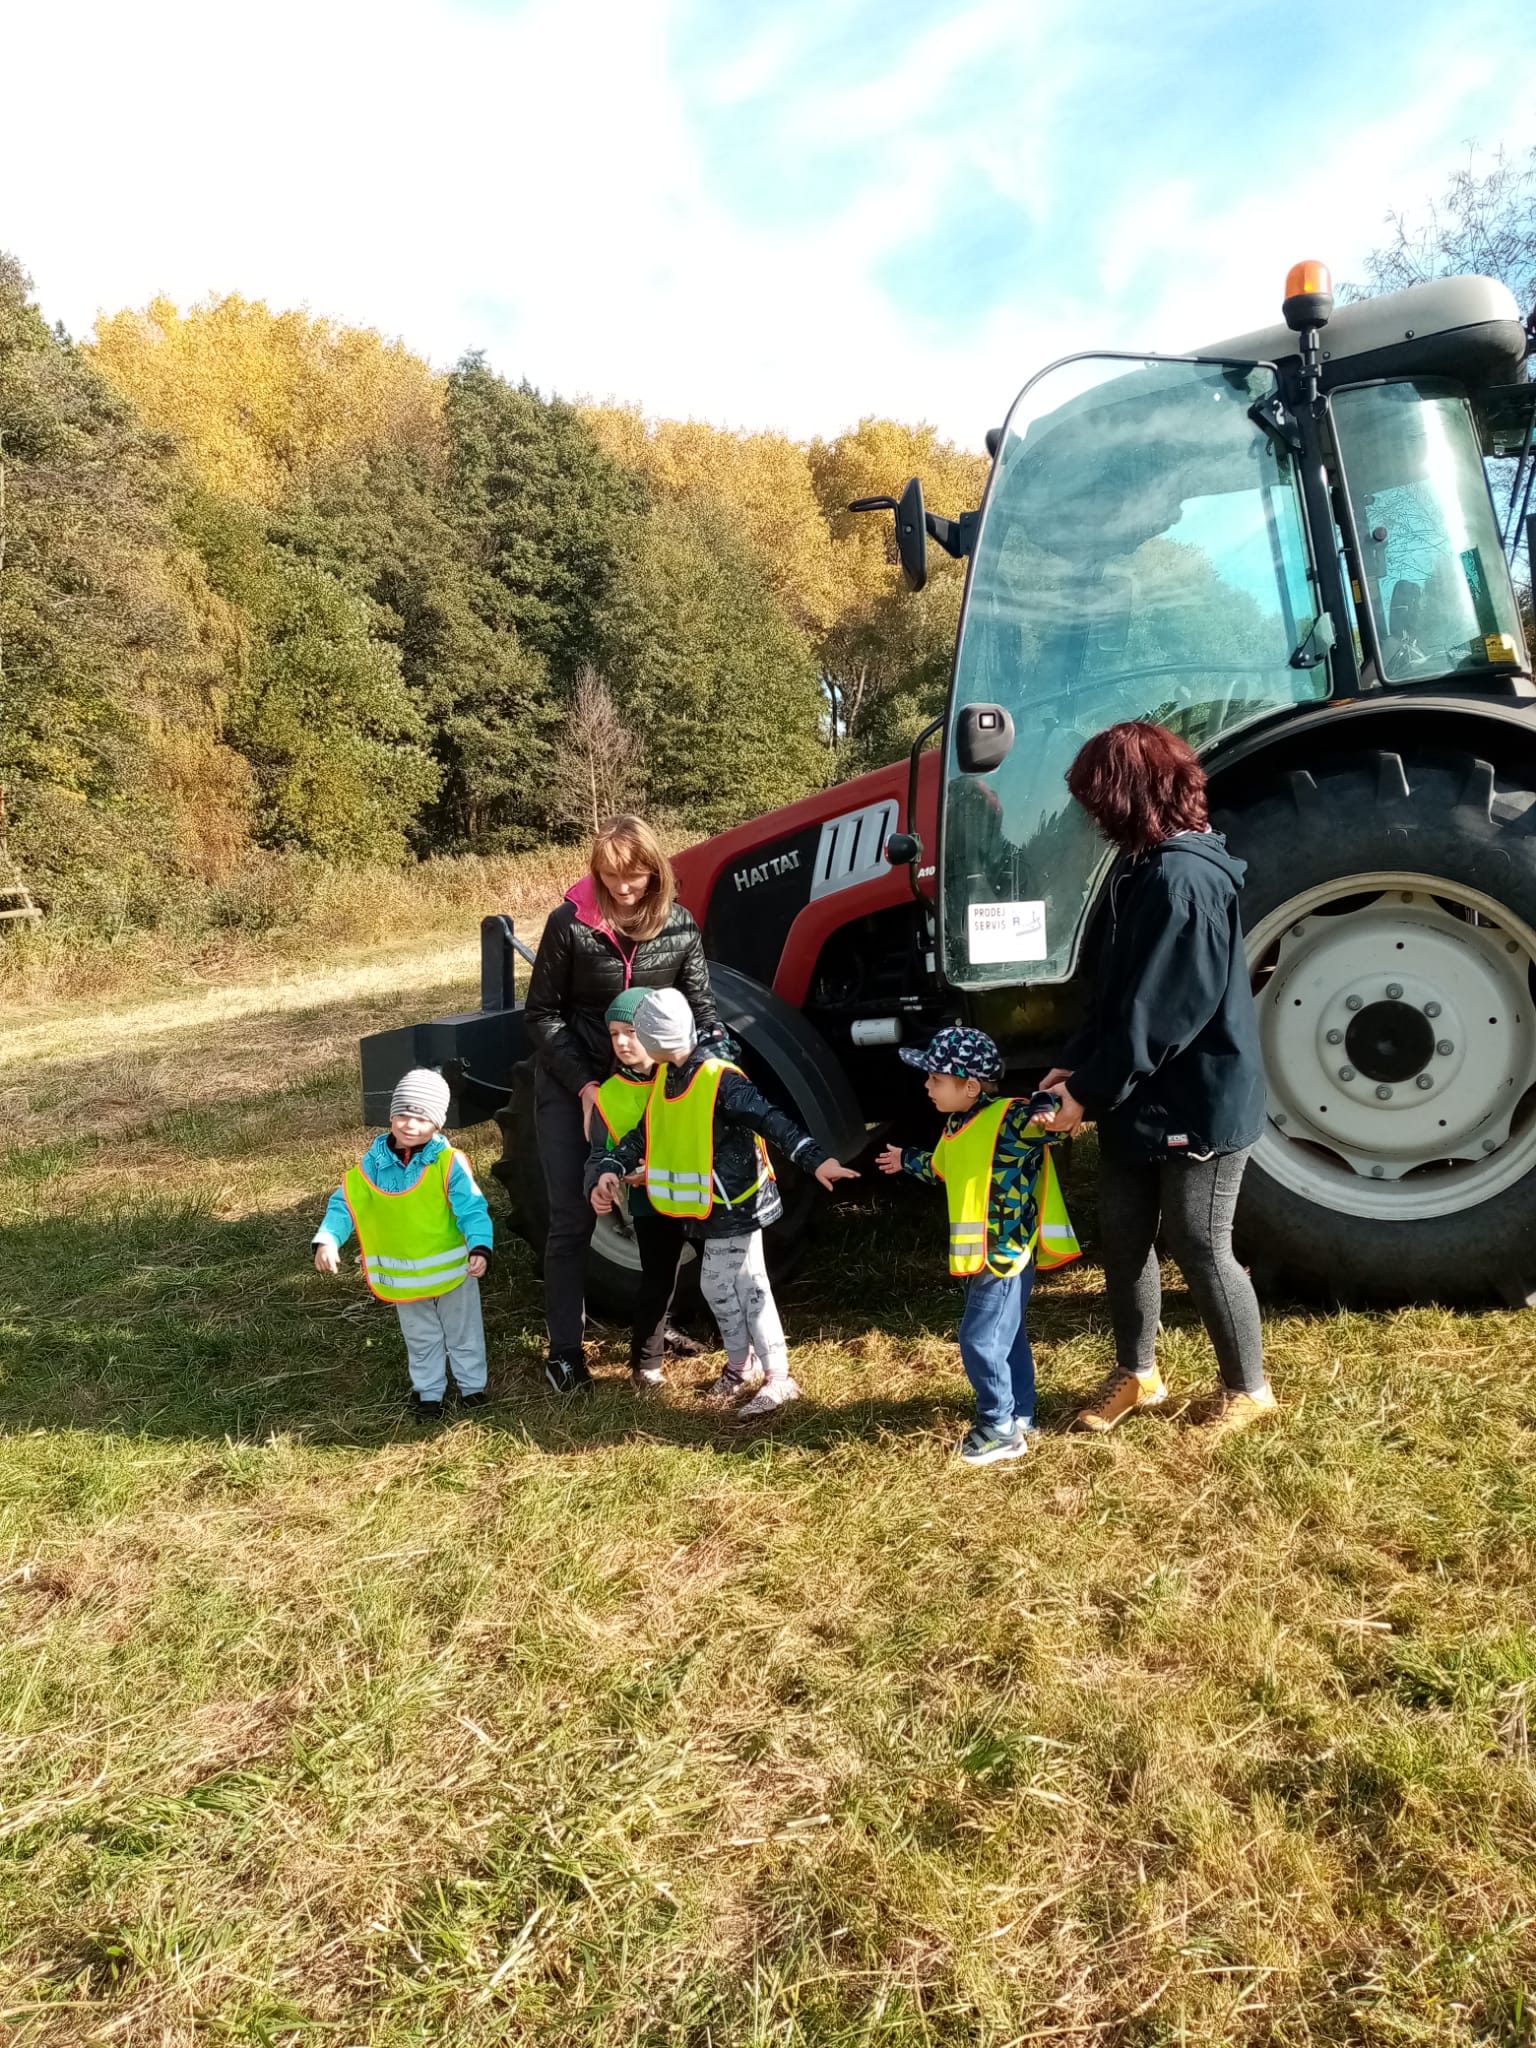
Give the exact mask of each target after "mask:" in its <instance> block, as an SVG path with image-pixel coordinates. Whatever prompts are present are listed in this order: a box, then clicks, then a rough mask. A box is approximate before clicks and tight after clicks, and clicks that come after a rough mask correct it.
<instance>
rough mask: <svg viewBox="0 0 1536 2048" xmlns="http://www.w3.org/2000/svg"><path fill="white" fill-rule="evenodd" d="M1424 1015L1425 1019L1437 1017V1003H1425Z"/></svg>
mask: <svg viewBox="0 0 1536 2048" xmlns="http://www.w3.org/2000/svg"><path fill="white" fill-rule="evenodd" d="M1424 1014H1425V1016H1426V1017H1438V1016H1439V1014H1440V1005H1439V1004H1438V1003H1426V1004H1425V1005H1424Z"/></svg>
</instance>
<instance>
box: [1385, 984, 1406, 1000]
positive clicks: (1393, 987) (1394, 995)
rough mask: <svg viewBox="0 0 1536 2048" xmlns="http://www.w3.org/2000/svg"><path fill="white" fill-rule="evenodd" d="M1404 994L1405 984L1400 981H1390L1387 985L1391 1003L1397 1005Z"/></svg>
mask: <svg viewBox="0 0 1536 2048" xmlns="http://www.w3.org/2000/svg"><path fill="white" fill-rule="evenodd" d="M1402 992H1403V984H1402V983H1401V982H1400V981H1389V982H1388V983H1387V996H1388V999H1389V1001H1391V1002H1394V1003H1395V1002H1396V1001H1397V1000H1398V998H1399V997H1400V996H1401V995H1402Z"/></svg>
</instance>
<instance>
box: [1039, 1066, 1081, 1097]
mask: <svg viewBox="0 0 1536 2048" xmlns="http://www.w3.org/2000/svg"><path fill="white" fill-rule="evenodd" d="M1071 1078H1072V1069H1071V1068H1070V1067H1052V1069H1051V1071H1050V1072H1049V1073H1048V1074H1047V1075H1046V1077H1045V1079H1044V1080H1043V1081H1040V1082H1037V1084H1036V1086H1037V1088H1038V1090H1039V1093H1040V1094H1042V1095H1045V1094H1047V1093H1049V1094H1052V1095H1057V1094H1059V1093H1060V1092H1061V1084H1062V1082H1063V1081H1070V1080H1071Z"/></svg>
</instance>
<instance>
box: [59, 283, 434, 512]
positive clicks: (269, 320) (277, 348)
mask: <svg viewBox="0 0 1536 2048" xmlns="http://www.w3.org/2000/svg"><path fill="white" fill-rule="evenodd" d="M89 353H90V355H91V356H92V358H93V360H94V361H95V363H96V365H97V367H98V368H99V369H100V370H101V372H102V374H103V375H104V376H105V377H106V378H107V379H108V380H109V381H110V382H111V383H112V384H113V385H114V386H115V388H116V389H117V390H119V391H121V392H122V393H123V394H124V395H125V396H126V397H128V398H129V399H131V400H132V402H133V404H134V406H135V407H136V408H137V410H138V412H139V414H140V416H141V417H142V418H143V419H144V420H146V421H147V422H148V423H149V424H150V425H151V426H154V427H158V428H160V429H161V430H162V431H163V432H164V433H166V434H168V435H170V436H171V437H172V439H173V441H174V443H175V445H176V448H177V450H178V451H179V452H180V454H181V455H182V456H183V457H184V459H185V460H186V461H187V462H188V464H189V465H190V467H191V469H192V470H193V472H194V473H195V475H196V476H197V478H198V481H199V482H200V483H201V484H202V485H203V486H204V487H205V488H206V489H209V490H214V491H222V492H225V493H227V494H228V495H229V496H231V497H236V498H243V499H248V500H251V501H252V502H254V503H256V504H260V505H266V506H278V505H282V504H284V503H286V502H287V501H288V500H289V499H291V498H292V497H293V496H294V495H295V494H296V493H297V492H300V491H302V490H303V489H304V488H305V486H306V484H307V481H308V479H309V477H310V475H311V474H312V472H314V471H315V470H317V469H324V468H326V467H327V466H329V465H333V464H335V463H336V462H338V461H343V462H355V461H358V460H361V459H363V458H365V457H366V456H367V455H368V454H370V453H371V452H373V451H375V450H379V449H385V448H388V449H391V450H394V451H397V452H410V453H412V454H415V455H417V456H420V457H422V458H423V459H425V460H428V461H434V460H435V461H439V462H440V461H441V459H442V455H443V428H442V412H443V385H442V380H441V378H439V377H436V376H434V374H433V372H432V370H431V369H430V367H429V366H428V365H427V364H426V363H425V362H423V361H422V359H421V358H420V357H419V356H415V355H412V354H411V352H410V351H409V349H407V348H405V347H403V346H402V345H401V344H400V343H399V342H390V341H386V340H385V339H384V338H383V336H382V335H379V334H377V333H375V332H374V331H373V330H372V329H371V328H360V327H342V326H338V325H337V324H336V323H335V322H334V321H331V320H319V319H315V318H314V317H313V316H312V315H310V314H308V313H304V312H299V311H289V312H283V313H274V312H273V311H272V310H271V308H270V307H268V306H266V305H264V304H263V303H262V302H261V301H260V300H255V301H253V300H250V299H242V298H240V297H238V296H236V295H231V296H228V297H225V298H210V299H207V300H204V301H203V303H202V304H201V305H197V306H193V307H192V308H190V309H189V310H188V311H187V312H186V313H182V312H180V311H179V310H178V309H177V308H176V307H175V306H174V305H172V304H171V302H170V301H169V300H168V299H154V300H152V301H151V302H150V304H149V305H148V306H147V307H146V308H144V310H143V311H142V312H122V313H115V314H113V315H112V316H111V317H110V318H107V319H103V320H101V321H100V322H98V324H97V328H96V338H95V341H94V343H93V344H92V346H91V348H90V350H89Z"/></svg>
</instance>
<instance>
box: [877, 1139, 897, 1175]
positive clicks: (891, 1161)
mask: <svg viewBox="0 0 1536 2048" xmlns="http://www.w3.org/2000/svg"><path fill="white" fill-rule="evenodd" d="M875 1164H876V1166H878V1167H879V1169H880V1171H881V1172H882V1173H900V1171H901V1147H900V1146H899V1145H887V1146H886V1148H885V1150H884V1151H883V1152H882V1153H881V1154H880V1155H879V1157H878V1158H877V1159H876V1160H875Z"/></svg>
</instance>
